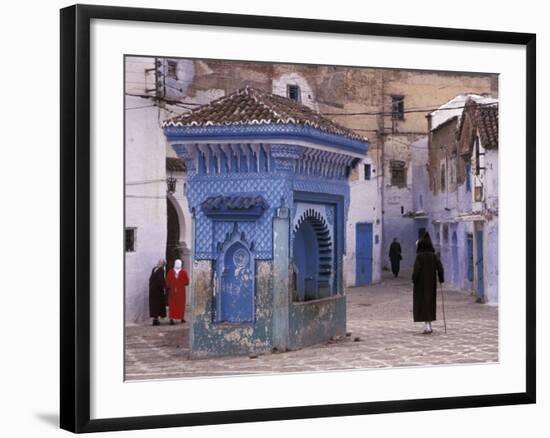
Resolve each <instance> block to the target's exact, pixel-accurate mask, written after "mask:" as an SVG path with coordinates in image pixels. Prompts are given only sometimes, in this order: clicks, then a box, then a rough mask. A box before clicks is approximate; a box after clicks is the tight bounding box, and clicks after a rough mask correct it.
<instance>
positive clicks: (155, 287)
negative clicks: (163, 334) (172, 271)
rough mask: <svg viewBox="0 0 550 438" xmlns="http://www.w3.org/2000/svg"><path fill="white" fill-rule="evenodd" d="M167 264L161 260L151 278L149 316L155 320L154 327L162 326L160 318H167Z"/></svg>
mask: <svg viewBox="0 0 550 438" xmlns="http://www.w3.org/2000/svg"><path fill="white" fill-rule="evenodd" d="M165 264H166V263H165V261H164V260H163V259H160V260H159V261H158V263H157V265H156V266H155V267H154V268H153V270H152V271H151V275H150V277H149V316H150V317H151V318H153V325H160V321H159V317H160V318H164V317H166V294H165V289H164V286H165V285H164V277H165V272H164V266H165Z"/></svg>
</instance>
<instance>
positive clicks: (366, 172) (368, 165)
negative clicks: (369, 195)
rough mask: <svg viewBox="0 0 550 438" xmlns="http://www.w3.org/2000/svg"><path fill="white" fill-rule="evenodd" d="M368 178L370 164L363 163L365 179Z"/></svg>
mask: <svg viewBox="0 0 550 438" xmlns="http://www.w3.org/2000/svg"><path fill="white" fill-rule="evenodd" d="M369 179H370V164H365V181H368V180H369Z"/></svg>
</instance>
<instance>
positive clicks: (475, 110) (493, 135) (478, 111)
mask: <svg viewBox="0 0 550 438" xmlns="http://www.w3.org/2000/svg"><path fill="white" fill-rule="evenodd" d="M464 113H465V115H466V114H467V115H468V117H469V118H470V120H471V122H472V126H473V129H477V130H478V131H479V135H480V137H481V138H480V140H481V143H482V145H483V147H485V148H487V149H497V148H498V102H497V103H494V104H490V105H488V104H479V103H477V102H475V101H473V100H469V101H468V102H467V103H466V107H465V108H464ZM464 119H465V117H462V120H461V124H460V127H459V130H458V134H459V138H460V136H461V135H462V127H463V125H464Z"/></svg>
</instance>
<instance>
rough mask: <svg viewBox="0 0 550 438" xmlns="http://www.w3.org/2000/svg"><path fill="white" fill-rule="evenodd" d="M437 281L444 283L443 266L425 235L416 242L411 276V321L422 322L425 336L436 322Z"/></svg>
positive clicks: (427, 236)
mask: <svg viewBox="0 0 550 438" xmlns="http://www.w3.org/2000/svg"><path fill="white" fill-rule="evenodd" d="M436 274H437V277H436ZM437 280H439V282H440V283H443V282H444V275H443V265H442V264H441V260H439V257H438V256H437V255H436V254H435V249H434V247H433V245H432V239H431V238H430V235H429V234H428V233H425V234H424V236H423V237H422V238H421V239H420V240H419V241H418V245H417V248H416V260H415V261H414V269H413V275H412V281H413V319H414V322H424V332H423V333H425V334H430V333H432V321H435V320H436V303H437Z"/></svg>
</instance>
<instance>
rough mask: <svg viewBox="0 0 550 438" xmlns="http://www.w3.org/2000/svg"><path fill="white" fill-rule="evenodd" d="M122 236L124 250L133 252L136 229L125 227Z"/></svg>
mask: <svg viewBox="0 0 550 438" xmlns="http://www.w3.org/2000/svg"><path fill="white" fill-rule="evenodd" d="M124 238H125V247H126V252H134V251H135V250H136V229H135V228H126V230H125V233H124Z"/></svg>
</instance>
